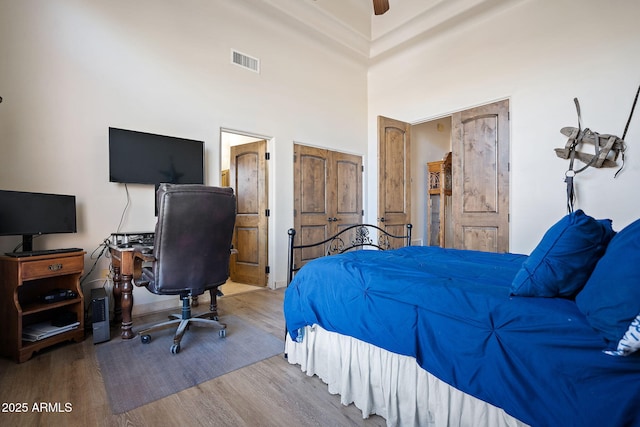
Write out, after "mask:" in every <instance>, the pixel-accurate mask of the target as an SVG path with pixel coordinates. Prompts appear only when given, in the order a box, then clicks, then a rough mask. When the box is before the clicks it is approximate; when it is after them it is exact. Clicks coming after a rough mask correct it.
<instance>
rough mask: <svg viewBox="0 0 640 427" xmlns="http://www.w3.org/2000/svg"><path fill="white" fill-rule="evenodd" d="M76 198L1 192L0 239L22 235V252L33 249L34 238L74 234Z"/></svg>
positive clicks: (59, 195)
mask: <svg viewBox="0 0 640 427" xmlns="http://www.w3.org/2000/svg"><path fill="white" fill-rule="evenodd" d="M76 231H77V228H76V197H75V196H69V195H62V194H45V193H31V192H24V191H9V190H0V236H22V250H23V251H32V250H33V236H37V235H40V234H57V233H75V232H76Z"/></svg>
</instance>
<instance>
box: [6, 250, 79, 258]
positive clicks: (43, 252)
mask: <svg viewBox="0 0 640 427" xmlns="http://www.w3.org/2000/svg"><path fill="white" fill-rule="evenodd" d="M82 250H83V249H80V248H59V249H44V250H40V251H24V252H6V253H5V255H7V256H10V257H13V258H21V257H27V256H39V255H55V254H66V253H69V252H78V251H82Z"/></svg>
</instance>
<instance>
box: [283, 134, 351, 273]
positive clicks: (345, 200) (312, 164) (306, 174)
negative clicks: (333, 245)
mask: <svg viewBox="0 0 640 427" xmlns="http://www.w3.org/2000/svg"><path fill="white" fill-rule="evenodd" d="M362 174H363V170H362V156H357V155H353V154H347V153H341V152H337V151H331V150H326V149H322V148H316V147H309V146H306V145H300V144H294V189H293V190H294V228H295V230H296V244H297V245H300V244H308V243H315V242H319V241H321V240H324V239H326V238H328V237H330V236H332V235H334V234H335V233H337V232H339V231H341V230H343V229H345V228H346V227H349V226H351V225H354V224H361V223H362V215H363V212H362ZM296 252H302V253H301V254H298V255H297V258H296V259H295V260H294V262H295V264H296V266H297V267H301V266H302V265H304V263H306V262H307V261H309V260H311V259H313V258H317V257H319V256H323V255H324V253H323V250H322V248H318V247H316V248H310V249H306V250H303V251H296Z"/></svg>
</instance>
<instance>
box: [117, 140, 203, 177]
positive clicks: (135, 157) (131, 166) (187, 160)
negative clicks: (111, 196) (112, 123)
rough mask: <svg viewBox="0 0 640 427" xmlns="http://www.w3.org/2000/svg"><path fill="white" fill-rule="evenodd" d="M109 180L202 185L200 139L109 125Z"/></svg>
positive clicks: (201, 146)
mask: <svg viewBox="0 0 640 427" xmlns="http://www.w3.org/2000/svg"><path fill="white" fill-rule="evenodd" d="M109 181H111V182H120V183H129V184H153V185H156V186H157V185H158V184H162V183H169V184H204V141H197V140H193V139H185V138H176V137H172V136H164V135H155V134H152V133H145V132H138V131H133V130H126V129H118V128H113V127H110V128H109Z"/></svg>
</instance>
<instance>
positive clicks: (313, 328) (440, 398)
mask: <svg viewBox="0 0 640 427" xmlns="http://www.w3.org/2000/svg"><path fill="white" fill-rule="evenodd" d="M357 227H360V228H356V230H357V233H356V234H357V236H359V237H357V238H356V239H355V240H352V241H350V242H348V243H345V242H344V236H343V235H340V234H339V235H337V236H335V238H332V239H327V240H324V241H322V242H319V247H321V248H323V249H326V250H327V255H330V256H323V257H320V258H317V259H314V260H312V261H309V262H308V263H307V264H306V265H304V267H302V268H299V269H298V268H296V267H295V264H294V259H295V258H294V255H293V253H294V252H295V251H296V250H308V249H309V247H311V246H312V245H309V244H304V245H296V244H295V243H294V238H293V237H292V234H291V231H290V253H289V265H290V278H291V279H292V280H291V283H290V284H289V286H288V288H287V290H286V293H285V300H284V314H285V320H286V327H287V331H288V333H287V338H286V350H285V351H286V354H287V358H288V361H289V363H291V364H296V365H300V367H301V369H302V370H303V371H305V372H306V373H307V374H308V375H317V376H318V377H320V378H321V379H322V380H323V381H324V382H325V383H327V384H328V389H329V392H331V393H334V394H340V396H341V402H342V403H343V404H345V405H347V404H351V403H354V404H355V405H356V406H357V407H358V408H359V409H360V410H362V413H363V417H365V418H366V417H368V416H369V415H370V414H378V415H381V416H382V417H384V418H385V419H386V421H387V425H389V426H395V425H402V426H404V425H416V426H418V425H419V426H425V425H435V426H452V425H460V426H463V425H464V426H492V427H493V426H524V425H532V426H552V425H563V426H604V425H606V426H636V425H640V352H637V351H636V350H637V349H638V348H640V345H638V338H639V337H640V220H639V221H636V222H634V223H632V224H630V225H629V226H627V227H625V228H624V229H623V230H622V231H620V232H618V233H616V232H615V231H613V229H612V225H611V221H609V220H596V219H594V218H591V217H590V216H588V215H586V214H585V213H584V212H582V211H580V210H579V211H576V212H573V213H571V214H569V215H567V216H565V217H563V218H562V219H561V220H560V221H558V222H557V223H556V224H554V225H553V226H552V227H551V228H550V229H549V230H548V231H547V232H546V233H545V235H544V236H543V238H542V240H541V241H540V244H539V245H538V246H537V247H536V248H535V249H534V251H533V252H532V253H531V254H530V255H528V256H527V255H521V254H511V253H506V254H496V253H486V252H477V251H463V250H456V249H443V248H438V247H424V246H416V247H412V246H409V245H407V244H406V242H410V233H409V234H408V236H389V235H387V234H385V233H384V231H383V230H381V229H379V228H377V227H375V226H371V225H362V226H357ZM361 230H366V231H361ZM409 231H410V229H409ZM350 232H351V233H352V235H353V232H354V231H353V230H350ZM363 235H364V236H366V237H365V238H364V239H363V238H362V236H363ZM294 236H295V234H294ZM369 236H375V237H369ZM336 238H337V239H338V242H339V243H337V244H336V243H335V241H336V240H335V239H336ZM393 239H402V240H401V241H403V242H405V245H404V247H401V248H397V249H389V250H381V251H376V250H360V249H362V248H363V247H366V246H374V247H376V248H378V249H387V248H389V247H390V245H389V244H388V242H389V240H393ZM380 242H383V244H380ZM352 243H353V244H352ZM336 248H337V249H336ZM294 273H295V274H294Z"/></svg>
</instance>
